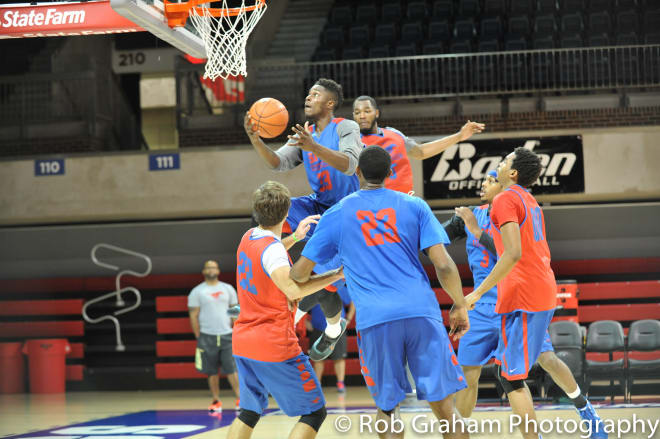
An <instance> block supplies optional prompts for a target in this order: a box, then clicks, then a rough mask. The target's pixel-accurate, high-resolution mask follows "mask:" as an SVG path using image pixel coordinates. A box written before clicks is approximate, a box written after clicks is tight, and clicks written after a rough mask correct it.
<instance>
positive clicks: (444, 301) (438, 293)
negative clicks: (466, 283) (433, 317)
mask: <svg viewBox="0 0 660 439" xmlns="http://www.w3.org/2000/svg"><path fill="white" fill-rule="evenodd" d="M472 290H474V288H472V287H463V295H464V296H467V295H468V294H470V293H471V292H472ZM433 292H434V293H435V297H436V299H438V303H439V304H440V305H453V304H454V301H453V300H452V299H451V297H449V294H447V292H446V291H445V290H443V289H442V288H433Z"/></svg>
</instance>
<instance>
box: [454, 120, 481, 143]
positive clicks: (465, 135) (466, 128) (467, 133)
mask: <svg viewBox="0 0 660 439" xmlns="http://www.w3.org/2000/svg"><path fill="white" fill-rule="evenodd" d="M485 129H486V124H483V123H479V122H472V121H470V120H468V121H467V123H466V124H465V125H463V126H462V127H461V131H460V134H461V136H460V137H461V142H462V141H463V140H467V139H469V138H470V137H472V135H473V134H479V133H480V132H482V131H483V130H485Z"/></svg>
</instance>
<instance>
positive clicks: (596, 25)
mask: <svg viewBox="0 0 660 439" xmlns="http://www.w3.org/2000/svg"><path fill="white" fill-rule="evenodd" d="M611 32H612V19H611V18H610V14H608V13H607V12H605V11H603V12H594V13H592V14H590V15H589V33H590V34H591V35H599V34H606V35H609V34H610V33H611Z"/></svg>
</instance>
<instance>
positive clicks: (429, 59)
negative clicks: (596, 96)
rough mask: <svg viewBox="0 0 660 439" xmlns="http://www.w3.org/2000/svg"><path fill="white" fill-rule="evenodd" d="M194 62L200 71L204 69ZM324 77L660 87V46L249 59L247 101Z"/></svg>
mask: <svg viewBox="0 0 660 439" xmlns="http://www.w3.org/2000/svg"><path fill="white" fill-rule="evenodd" d="M192 68H197V69H199V72H201V69H202V67H201V66H196V67H192ZM189 70H190V67H188V71H189ZM178 73H179V72H178ZM321 77H327V78H332V79H335V80H336V81H338V82H339V83H340V84H342V86H343V88H344V96H345V97H346V98H347V99H351V98H355V97H357V96H359V95H370V96H373V97H375V98H381V99H425V98H442V97H452V96H466V95H469V96H480V95H515V94H524V93H550V92H564V91H571V90H584V91H588V90H599V89H622V88H641V87H657V86H660V45H635V46H610V47H588V48H574V49H551V50H525V51H507V52H490V53H470V54H451V55H425V56H411V57H400V58H379V59H361V60H351V61H334V62H307V63H279V64H278V63H272V62H267V63H263V64H261V65H254V64H253V65H252V66H250V73H249V75H248V77H247V78H246V86H245V90H246V102H247V103H250V102H253V101H254V100H256V99H259V98H261V97H264V96H270V97H274V98H277V99H279V100H281V101H282V102H284V103H285V104H286V105H293V106H300V104H301V102H302V100H303V99H304V97H305V96H306V94H307V90H308V89H309V87H310V86H311V85H312V84H313V83H314V82H315V81H316V80H317V79H318V78H321ZM177 78H178V79H179V80H180V81H179V87H178V93H179V96H178V102H179V104H180V105H179V113H180V115H184V116H193V115H196V114H209V113H210V112H209V111H208V108H207V106H205V103H204V99H203V96H202V95H201V94H200V90H199V87H198V86H197V85H196V84H194V83H193V82H192V79H187V77H186V76H185V75H183V74H181V75H178V76H177ZM192 78H194V75H193V76H192ZM228 105H230V104H228Z"/></svg>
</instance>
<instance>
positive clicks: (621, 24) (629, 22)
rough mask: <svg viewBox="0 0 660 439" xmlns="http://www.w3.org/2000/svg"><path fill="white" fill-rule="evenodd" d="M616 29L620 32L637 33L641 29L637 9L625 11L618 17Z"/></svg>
mask: <svg viewBox="0 0 660 439" xmlns="http://www.w3.org/2000/svg"><path fill="white" fill-rule="evenodd" d="M616 30H617V32H618V33H619V34H630V33H633V32H635V33H637V32H638V31H639V16H638V15H637V13H636V12H635V11H624V12H621V13H619V14H618V15H617V17H616Z"/></svg>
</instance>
